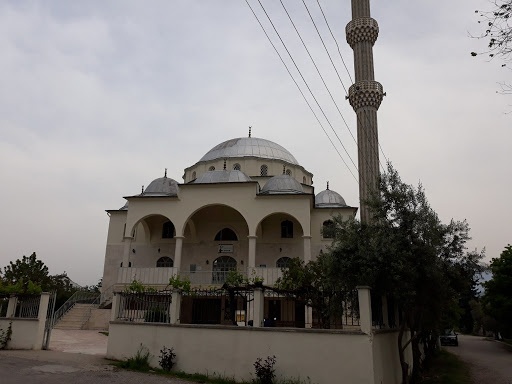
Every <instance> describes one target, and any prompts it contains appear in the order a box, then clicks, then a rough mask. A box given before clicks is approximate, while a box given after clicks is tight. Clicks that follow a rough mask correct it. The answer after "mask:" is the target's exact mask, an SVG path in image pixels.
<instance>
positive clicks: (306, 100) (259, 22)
mask: <svg viewBox="0 0 512 384" xmlns="http://www.w3.org/2000/svg"><path fill="white" fill-rule="evenodd" d="M245 2H246V3H247V6H248V7H249V9H250V10H251V12H252V14H253V15H254V17H255V18H256V21H257V22H258V24H259V25H260V27H261V29H262V30H263V33H265V36H266V37H267V39H268V41H269V42H270V44H271V45H272V47H273V48H274V50H275V51H276V53H277V55H278V56H279V59H280V60H281V62H282V63H283V65H284V67H285V68H286V71H287V72H288V74H289V75H290V77H291V78H292V80H293V82H294V83H295V85H296V86H297V89H298V90H299V92H300V94H301V95H302V97H303V99H304V101H305V102H306V104H307V105H308V107H309V109H310V110H311V112H312V113H313V115H314V116H315V119H316V121H318V124H320V127H321V128H322V130H323V131H324V133H325V135H326V136H327V138H328V139H329V141H330V142H331V144H332V146H333V147H334V149H335V150H336V152H337V153H338V156H339V157H340V159H341V161H343V164H345V166H346V167H347V169H348V171H349V172H350V174H351V175H352V177H353V178H354V180H355V181H356V183H358V184H359V180H358V179H357V178H356V176H355V175H354V173H353V172H352V170H351V169H350V167H349V166H348V164H347V163H346V161H345V159H343V156H341V153H340V152H339V151H338V148H336V145H335V144H334V142H333V141H332V140H331V138H330V137H329V135H328V134H327V131H326V130H325V128H324V126H323V124H322V122H321V121H320V119H319V118H318V116H317V114H316V113H315V111H314V110H313V108H312V107H311V104H310V103H309V101H308V99H307V98H306V96H305V95H304V92H302V89H301V88H300V86H299V84H298V83H297V81H296V80H295V78H294V77H293V75H292V73H291V72H290V69H289V68H288V66H287V65H286V63H285V61H284V60H283V58H282V56H281V54H280V53H279V51H278V50H277V48H276V46H275V45H274V43H273V42H272V40H271V39H270V36H269V35H268V33H267V31H266V30H265V27H263V24H262V23H261V21H260V19H259V18H258V16H257V15H256V13H255V12H254V10H253V8H252V7H251V4H249V1H248V0H245ZM260 5H261V3H260ZM262 7H263V6H262ZM265 13H266V12H265ZM274 29H275V28H274ZM276 33H277V31H276ZM281 41H282V40H281ZM303 80H304V78H303ZM310 92H311V90H310ZM356 169H357V167H356Z"/></svg>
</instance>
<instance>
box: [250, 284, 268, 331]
mask: <svg viewBox="0 0 512 384" xmlns="http://www.w3.org/2000/svg"><path fill="white" fill-rule="evenodd" d="M264 313H265V295H264V294H263V289H262V288H254V316H253V324H252V325H253V327H262V326H263V315H264Z"/></svg>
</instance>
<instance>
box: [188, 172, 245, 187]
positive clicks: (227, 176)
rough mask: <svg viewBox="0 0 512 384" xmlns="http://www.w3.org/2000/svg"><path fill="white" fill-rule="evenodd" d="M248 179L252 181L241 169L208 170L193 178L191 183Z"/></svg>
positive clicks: (243, 180)
mask: <svg viewBox="0 0 512 384" xmlns="http://www.w3.org/2000/svg"><path fill="white" fill-rule="evenodd" d="M248 181H252V180H251V178H250V177H249V176H247V175H246V174H245V173H243V172H242V171H236V170H231V171H208V172H206V173H203V174H202V175H201V176H199V177H198V178H197V179H195V180H194V181H193V182H192V183H193V184H210V183H245V182H248Z"/></svg>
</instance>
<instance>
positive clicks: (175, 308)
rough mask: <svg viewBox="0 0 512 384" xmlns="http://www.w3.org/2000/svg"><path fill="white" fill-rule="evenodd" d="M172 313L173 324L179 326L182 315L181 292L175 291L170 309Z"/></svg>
mask: <svg viewBox="0 0 512 384" xmlns="http://www.w3.org/2000/svg"><path fill="white" fill-rule="evenodd" d="M169 310H170V312H171V324H179V323H180V313H181V290H180V289H173V291H172V297H171V307H170V308H169Z"/></svg>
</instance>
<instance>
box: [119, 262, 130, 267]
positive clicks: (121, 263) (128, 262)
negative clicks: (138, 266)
mask: <svg viewBox="0 0 512 384" xmlns="http://www.w3.org/2000/svg"><path fill="white" fill-rule="evenodd" d="M120 267H121V268H122V267H123V262H121V265H120ZM131 267H132V262H131V261H129V262H128V268H131Z"/></svg>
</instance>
